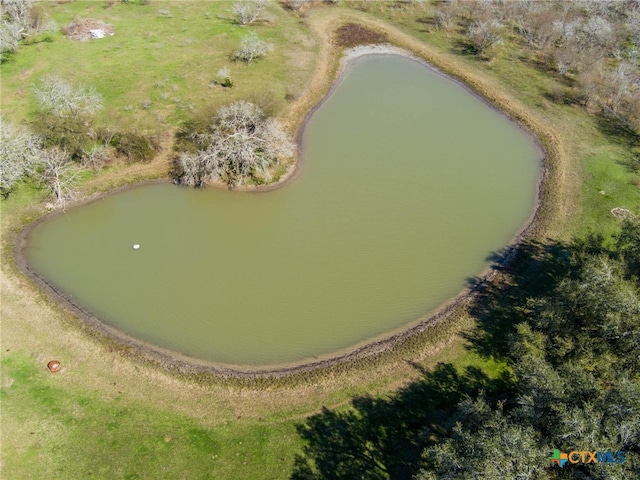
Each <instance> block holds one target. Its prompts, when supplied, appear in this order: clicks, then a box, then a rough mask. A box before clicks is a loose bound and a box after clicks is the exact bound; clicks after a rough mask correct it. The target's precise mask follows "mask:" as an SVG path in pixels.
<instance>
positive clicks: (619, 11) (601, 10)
mask: <svg viewBox="0 0 640 480" xmlns="http://www.w3.org/2000/svg"><path fill="white" fill-rule="evenodd" d="M433 19H434V23H435V24H436V26H437V27H438V28H441V29H444V30H447V31H452V32H453V31H456V32H460V33H462V34H464V36H465V37H464V38H466V42H467V44H468V47H469V50H470V51H472V52H473V53H475V54H478V55H480V56H484V57H491V56H492V55H493V54H495V53H496V51H497V50H496V46H498V45H500V44H502V43H503V42H505V41H507V40H508V39H515V40H516V41H517V42H518V43H519V44H520V45H521V46H523V47H524V48H525V49H526V51H528V52H529V54H530V55H529V60H533V61H534V63H535V64H538V65H540V66H541V67H542V68H544V69H546V70H551V71H555V72H556V73H557V75H559V76H560V77H561V78H562V79H563V81H564V82H565V83H566V84H568V85H569V86H570V89H568V95H565V96H564V98H563V101H568V100H571V101H575V100H578V101H581V102H583V103H584V104H586V105H587V106H589V107H592V108H595V109H597V110H599V111H601V112H602V113H603V114H604V115H606V116H608V117H611V118H613V119H615V120H616V121H617V122H619V124H620V125H621V126H622V127H623V128H624V129H627V130H629V131H632V132H635V133H636V134H638V133H640V64H639V62H638V59H639V58H640V4H639V3H638V2H637V1H633V0H615V1H608V0H581V1H572V2H558V1H553V0H540V1H535V2H531V1H517V2H503V1H497V0H488V1H466V0H450V1H447V2H438V4H437V5H436V6H435V9H434V10H433Z"/></svg>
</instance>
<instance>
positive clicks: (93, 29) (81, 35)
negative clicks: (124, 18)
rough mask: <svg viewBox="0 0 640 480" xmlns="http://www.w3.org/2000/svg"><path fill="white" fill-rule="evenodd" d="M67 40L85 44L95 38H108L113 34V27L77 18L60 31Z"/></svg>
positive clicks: (100, 22) (88, 19)
mask: <svg viewBox="0 0 640 480" xmlns="http://www.w3.org/2000/svg"><path fill="white" fill-rule="evenodd" d="M62 33H64V34H65V35H66V36H67V38H70V39H71V40H77V41H79V42H86V41H89V40H92V39H96V38H103V37H110V36H113V35H114V34H115V28H114V26H113V25H109V24H108V23H105V22H103V21H102V20H96V19H95V18H77V19H75V20H74V21H73V22H71V23H70V24H69V25H67V26H66V27H64V28H63V29H62Z"/></svg>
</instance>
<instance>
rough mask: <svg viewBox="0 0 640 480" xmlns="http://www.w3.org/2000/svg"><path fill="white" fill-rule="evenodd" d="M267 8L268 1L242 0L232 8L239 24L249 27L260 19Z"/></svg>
mask: <svg viewBox="0 0 640 480" xmlns="http://www.w3.org/2000/svg"><path fill="white" fill-rule="evenodd" d="M266 7H267V0H240V1H238V2H235V3H234V4H233V7H232V8H233V13H235V14H236V17H237V19H238V23H240V24H241V25H249V24H251V23H253V22H255V21H256V20H258V19H259V18H260V15H261V14H262V12H263V11H264V9H265V8H266Z"/></svg>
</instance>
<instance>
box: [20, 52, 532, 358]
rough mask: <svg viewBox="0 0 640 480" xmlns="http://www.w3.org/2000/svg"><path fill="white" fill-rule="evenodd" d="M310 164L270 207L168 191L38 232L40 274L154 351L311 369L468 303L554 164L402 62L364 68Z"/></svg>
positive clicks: (320, 132) (502, 122)
mask: <svg viewBox="0 0 640 480" xmlns="http://www.w3.org/2000/svg"><path fill="white" fill-rule="evenodd" d="M302 155H303V162H302V166H301V168H302V170H301V173H300V175H299V176H298V177H297V178H296V179H295V180H294V181H292V182H290V183H287V184H286V185H284V186H283V187H282V188H279V189H277V190H273V191H270V192H260V193H258V192H254V193H243V192H237V191H227V190H222V189H202V190H195V189H189V188H182V187H178V186H174V185H171V184H168V183H167V184H157V185H147V186H141V187H136V188H133V189H131V190H127V191H124V192H121V193H117V194H114V195H111V196H107V197H104V198H102V199H100V200H98V201H95V202H93V203H89V204H86V205H83V206H80V207H77V208H73V209H70V210H69V211H68V212H66V213H64V214H60V215H56V216H53V217H51V218H50V219H48V220H46V221H44V222H42V223H41V224H39V225H38V226H37V227H36V228H34V229H33V230H32V231H31V233H30V235H29V238H28V240H27V244H26V247H25V249H24V253H25V256H26V258H27V261H28V262H29V265H30V266H31V268H32V269H33V270H35V271H36V272H37V273H38V274H39V275H40V276H42V277H44V278H45V279H47V281H49V282H50V283H52V284H53V285H55V286H56V287H57V288H58V289H59V290H61V291H62V292H64V293H65V294H66V295H67V296H69V297H72V301H74V302H75V303H77V304H79V305H81V306H83V307H84V308H86V309H87V310H89V311H91V312H92V313H94V314H95V315H96V316H97V317H99V318H100V319H101V320H103V321H104V322H105V323H107V324H108V325H110V326H113V327H115V328H117V329H118V330H120V331H122V332H124V333H126V334H127V335H129V336H131V337H134V338H136V339H139V340H142V341H144V342H148V343H151V344H154V345H158V346H160V347H162V348H165V349H169V350H173V351H176V352H180V353H182V354H185V355H188V356H190V357H194V358H197V359H201V360H206V361H210V362H215V363H223V364H230V365H246V366H265V365H275V364H285V363H292V362H293V363H295V362H302V361H306V360H311V359H316V358H321V357H326V356H330V355H332V354H335V353H336V352H339V351H343V350H348V349H350V348H353V347H354V346H356V345H358V344H361V343H363V342H366V341H368V340H370V339H373V338H376V337H378V336H381V335H385V334H388V333H389V332H392V331H394V330H398V329H400V328H402V327H405V326H407V325H409V324H411V323H412V322H415V321H416V320H417V319H418V318H419V317H421V316H423V315H425V314H428V313H429V312H432V311H434V310H435V309H436V308H438V307H439V306H441V305H442V304H443V303H444V302H446V301H447V300H448V299H450V298H452V297H454V296H455V295H456V294H458V293H459V292H460V291H461V290H462V289H463V288H464V287H465V286H466V284H467V281H468V279H469V278H471V277H474V276H476V275H478V274H480V273H481V272H482V270H483V269H484V268H485V267H486V266H487V265H488V264H489V261H488V260H487V259H488V257H489V256H490V255H491V253H492V252H495V251H496V250H499V249H501V248H502V247H504V246H506V245H507V244H508V243H509V242H510V241H511V240H512V238H513V237H514V235H515V234H516V233H517V232H518V231H519V230H520V229H521V228H522V227H523V225H524V224H525V223H526V222H527V220H528V218H529V217H530V216H531V214H532V212H533V209H534V206H535V202H536V190H537V182H538V179H539V176H540V156H541V154H540V152H539V150H538V149H537V148H536V146H535V144H534V142H533V140H532V139H531V138H530V137H528V136H527V135H526V134H525V133H524V132H523V131H522V130H520V129H519V128H518V127H517V126H515V125H514V124H513V123H511V122H510V121H509V120H508V119H507V118H506V117H505V116H504V115H502V114H500V113H499V112H497V111H495V110H494V109H492V108H491V107H489V106H488V105H487V104H486V103H484V102H483V101H481V100H480V99H479V98H477V97H476V96H475V95H473V94H472V93H470V92H469V91H468V90H467V89H466V88H464V87H463V86H461V85H459V84H458V83H456V82H454V81H452V80H451V79H449V78H446V77H444V76H443V75H441V74H439V73H438V72H436V71H434V70H432V69H430V68H427V67H426V66H425V65H423V64H421V63H418V62H417V61H414V60H411V59H409V58H406V57H403V56H399V55H366V56H362V57H360V58H357V59H355V60H351V61H350V63H349V66H348V68H347V70H346V72H345V74H344V76H343V77H342V79H341V81H340V83H339V84H338V85H337V87H336V88H335V89H334V91H333V92H332V93H331V95H330V96H329V98H328V99H327V100H326V101H325V102H324V103H323V104H322V105H321V106H320V108H318V109H317V110H316V111H315V113H314V114H313V115H312V116H311V118H310V120H309V122H308V123H307V125H306V127H305V130H304V134H303V138H302ZM134 244H139V246H140V247H139V248H138V249H134V248H133V245H134Z"/></svg>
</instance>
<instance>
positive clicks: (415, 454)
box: [291, 238, 601, 480]
mask: <svg viewBox="0 0 640 480" xmlns="http://www.w3.org/2000/svg"><path fill="white" fill-rule="evenodd" d="M586 243H589V245H587V246H586V247H585V248H593V249H595V250H597V249H598V248H600V247H599V246H598V245H601V242H600V243H599V239H597V238H595V239H592V240H589V241H587V242H586ZM590 246H591V247H590ZM504 254H505V252H495V254H494V256H495V258H496V259H500V258H504ZM570 255H572V252H571V250H570V249H568V248H567V247H565V246H563V245H560V244H542V243H536V242H530V243H526V244H522V245H520V246H519V247H518V248H517V250H516V251H515V252H513V260H512V261H511V262H510V263H509V264H508V265H504V264H500V262H498V263H497V264H496V266H495V267H494V268H496V269H499V270H500V271H501V273H502V274H503V277H504V281H502V282H500V283H499V284H496V283H491V284H482V283H478V285H477V288H478V295H477V297H476V300H475V301H474V303H473V305H472V307H471V314H472V315H473V316H474V317H475V319H476V321H477V327H476V328H475V329H474V330H473V331H471V332H470V333H468V334H467V335H466V339H467V341H468V346H467V348H468V349H469V350H471V351H473V352H476V353H477V354H479V355H480V356H482V357H483V358H494V359H496V358H497V359H503V360H506V361H507V362H508V361H509V352H508V343H509V337H510V335H511V333H512V332H513V331H514V327H515V325H516V324H518V323H519V322H521V321H523V320H524V319H525V316H526V314H525V313H524V312H525V311H526V310H525V309H524V308H523V306H524V305H525V302H526V301H527V299H528V298H530V297H535V296H536V295H539V294H542V293H544V292H545V291H549V290H550V289H553V288H554V287H555V286H556V284H557V282H558V281H559V279H561V278H562V277H563V275H565V274H567V271H568V268H569V258H570ZM411 365H412V366H413V367H414V368H415V369H416V370H417V371H418V372H419V373H420V379H419V380H417V381H415V382H413V383H411V384H409V385H408V386H406V387H404V388H402V389H400V390H399V391H397V392H395V393H394V394H393V395H391V396H389V397H385V398H373V397H370V396H365V397H358V398H354V399H353V400H352V402H351V408H350V409H348V410H340V411H335V410H329V409H327V408H324V409H323V410H322V412H320V413H318V414H316V415H313V416H311V417H309V418H307V419H306V421H305V422H304V423H301V424H299V425H298V426H297V430H298V434H299V435H300V436H301V437H302V439H303V440H304V442H305V446H304V448H303V452H302V453H301V454H299V455H297V457H296V460H295V469H294V473H293V475H292V476H291V478H292V479H294V480H300V479H329V478H332V479H347V478H348V479H355V478H362V479H365V478H366V479H383V478H385V479H389V478H390V479H409V478H412V477H413V476H414V475H415V474H416V473H417V472H418V471H419V470H420V468H422V467H423V466H424V464H423V460H422V452H423V451H424V449H425V448H428V447H430V446H432V445H435V444H437V443H438V442H441V441H442V439H443V438H445V436H446V435H447V432H448V430H449V429H450V428H451V425H450V423H451V422H449V418H450V417H452V415H453V414H454V412H455V410H456V408H457V406H458V404H459V403H460V402H461V401H462V400H463V399H464V398H466V397H467V396H470V397H474V396H476V395H477V394H478V393H480V392H482V393H483V394H484V396H485V398H487V399H488V400H489V401H491V402H498V401H502V400H504V401H506V402H509V401H510V400H513V398H515V388H516V387H515V382H514V379H513V377H512V376H511V374H510V373H509V371H508V370H506V371H504V372H503V373H502V374H501V376H499V377H498V378H489V377H488V376H487V375H486V374H485V373H484V372H482V371H481V370H479V369H478V368H475V367H466V368H465V369H462V370H461V369H459V368H456V366H454V365H452V364H438V365H437V366H436V367H435V368H433V369H425V368H424V367H422V366H421V365H419V364H417V363H413V362H411Z"/></svg>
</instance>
